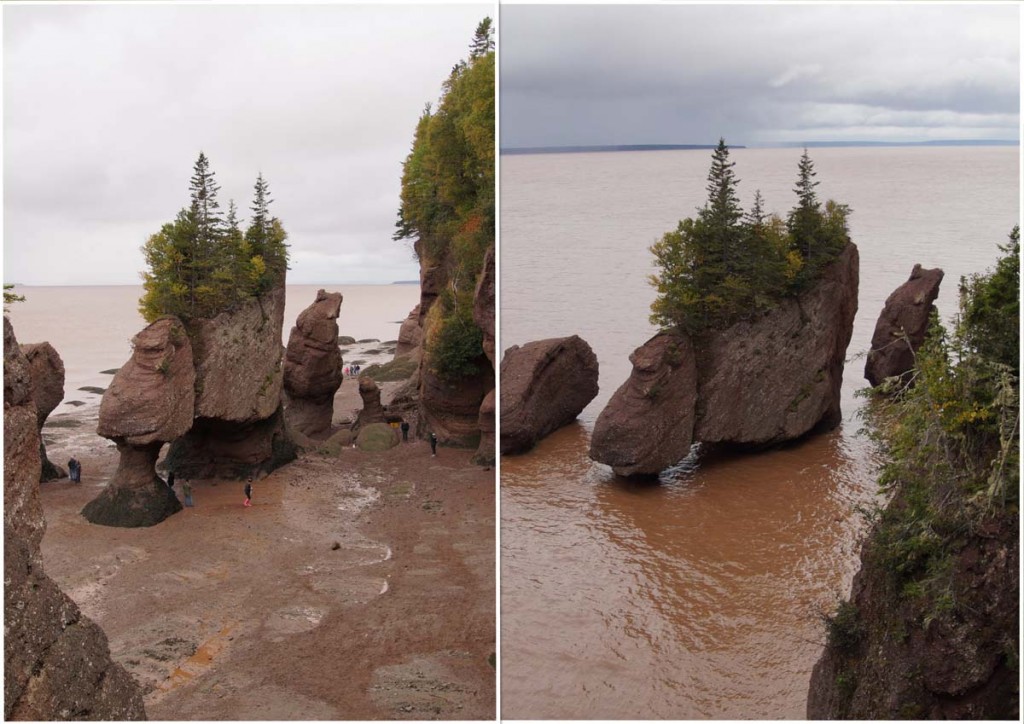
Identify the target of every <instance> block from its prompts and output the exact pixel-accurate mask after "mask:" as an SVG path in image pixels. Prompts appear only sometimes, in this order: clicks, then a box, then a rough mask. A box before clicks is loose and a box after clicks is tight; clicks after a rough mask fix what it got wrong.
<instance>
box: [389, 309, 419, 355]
mask: <svg viewBox="0 0 1024 724" xmlns="http://www.w3.org/2000/svg"><path fill="white" fill-rule="evenodd" d="M422 344H423V327H421V326H420V305H418V304H417V305H416V306H415V307H413V309H412V311H411V312H409V316H408V317H406V318H405V321H404V322H402V326H401V328H399V330H398V344H397V345H396V346H395V359H398V358H399V357H405V356H407V355H410V354H414V353H416V352H417V350H419V348H420V346H421V345H422Z"/></svg>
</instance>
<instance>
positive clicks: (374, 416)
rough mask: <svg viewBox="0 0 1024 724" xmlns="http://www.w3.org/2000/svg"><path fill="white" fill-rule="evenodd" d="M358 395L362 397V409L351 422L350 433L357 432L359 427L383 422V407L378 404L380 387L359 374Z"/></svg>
mask: <svg viewBox="0 0 1024 724" xmlns="http://www.w3.org/2000/svg"><path fill="white" fill-rule="evenodd" d="M359 396H360V397H361V398H362V399H363V409H362V410H360V411H359V415H358V416H357V417H356V420H355V422H353V423H352V434H353V435H355V434H358V433H359V430H360V428H362V427H365V426H366V425H372V424H374V423H378V422H384V421H385V419H386V417H385V415H384V407H383V406H382V405H381V404H380V388H379V387H377V383H376V382H374V381H373V380H372V379H370V378H369V377H363V376H360V378H359Z"/></svg>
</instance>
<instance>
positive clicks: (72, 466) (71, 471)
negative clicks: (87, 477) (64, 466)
mask: <svg viewBox="0 0 1024 724" xmlns="http://www.w3.org/2000/svg"><path fill="white" fill-rule="evenodd" d="M68 477H70V478H71V482H72V483H80V482H82V463H80V462H78V461H77V460H75V459H74V458H71V459H70V460H68Z"/></svg>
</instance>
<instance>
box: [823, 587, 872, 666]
mask: <svg viewBox="0 0 1024 724" xmlns="http://www.w3.org/2000/svg"><path fill="white" fill-rule="evenodd" d="M825 628H826V630H827V632H828V645H829V648H831V649H832V650H834V651H836V652H837V653H839V654H842V655H844V656H849V655H851V654H853V653H854V652H856V650H857V647H858V646H859V645H860V642H861V639H862V638H863V636H864V626H863V624H862V623H861V621H860V611H859V610H858V609H857V606H856V605H855V604H853V603H851V602H850V601H842V602H840V604H839V606H837V607H836V611H835V613H833V614H832V615H831V616H827V617H825Z"/></svg>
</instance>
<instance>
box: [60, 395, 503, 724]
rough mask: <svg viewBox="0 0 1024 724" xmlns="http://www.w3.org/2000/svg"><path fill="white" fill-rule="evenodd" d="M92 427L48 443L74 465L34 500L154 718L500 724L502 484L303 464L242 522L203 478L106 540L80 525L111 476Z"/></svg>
mask: <svg viewBox="0 0 1024 724" xmlns="http://www.w3.org/2000/svg"><path fill="white" fill-rule="evenodd" d="M355 388H356V385H355V384H354V381H349V380H346V382H345V384H343V385H342V390H341V391H340V392H339V395H338V398H337V401H336V405H335V410H336V414H335V417H336V419H338V418H344V417H348V416H349V415H350V414H351V411H352V410H354V409H357V408H358V407H359V402H358V395H357V394H356V392H355ZM389 391H390V390H385V395H384V396H385V399H386V398H387V393H388V392H389ZM61 409H62V410H67V409H68V408H66V407H62V408H61ZM95 416H96V411H95V409H92V410H91V411H90V410H87V409H86V408H82V410H80V411H72V412H64V413H62V414H57V415H55V416H52V417H51V420H52V421H54V422H55V423H56V424H55V425H52V426H51V425H49V424H48V426H47V428H45V429H44V434H45V435H46V438H47V447H48V449H49V451H50V457H51V459H53V460H54V461H55V462H58V463H60V464H63V463H65V462H66V460H67V459H68V457H70V456H71V455H75V456H76V457H78V458H79V459H80V460H81V461H82V463H83V470H84V472H83V482H82V484H81V485H73V484H71V483H69V482H68V481H67V479H66V478H65V479H63V480H62V481H59V482H52V483H46V484H44V485H43V486H42V499H43V506H44V508H45V511H46V519H47V523H48V528H47V532H46V535H45V537H44V538H43V544H42V550H43V558H44V565H45V568H46V572H47V573H48V574H49V575H50V576H51V577H53V578H54V579H55V580H56V581H57V582H58V583H59V584H60V586H61V588H62V589H64V591H65V592H67V593H68V594H69V595H70V596H71V597H72V598H73V599H74V600H75V601H76V602H77V603H78V604H79V606H80V607H81V608H82V610H83V612H84V613H85V614H86V615H88V616H89V617H91V618H92V619H93V620H95V621H96V622H97V623H99V624H100V626H102V627H103V629H104V631H106V633H107V636H108V638H109V639H110V648H111V652H112V654H113V656H114V658H115V660H117V661H118V662H120V663H121V664H123V665H124V666H125V667H126V668H127V669H128V671H129V672H131V673H132V675H133V676H134V677H135V678H136V680H137V681H139V683H140V684H141V685H142V686H143V687H144V689H145V703H146V711H147V714H148V716H149V717H150V718H151V719H165V720H166V719H243V720H251V719H264V720H266V719H270V720H278V719H416V720H423V719H494V718H495V672H494V668H493V664H492V663H491V662H492V661H493V657H492V654H493V653H494V651H495V534H494V530H495V528H494V525H495V516H494V512H495V501H494V477H493V476H494V472H493V470H484V469H482V468H479V467H477V466H474V465H472V464H470V462H469V459H470V456H471V454H472V451H461V450H451V449H447V448H441V449H439V451H438V455H437V457H436V458H431V456H430V448H429V445H427V444H426V443H425V442H409V443H408V444H403V445H400V446H399V447H398V448H395V449H393V450H390V451H387V452H382V453H364V452H362V451H359V450H356V449H351V448H347V449H345V450H343V451H342V452H341V454H340V456H338V457H333V458H329V457H324V456H321V455H318V454H315V453H307V454H305V455H304V456H302V457H300V459H299V460H298V461H296V462H294V463H291V464H290V465H287V466H285V467H284V468H281V469H279V470H277V471H275V472H274V473H272V474H271V475H269V476H268V477H266V478H265V479H262V480H259V481H258V482H257V483H255V485H254V487H255V492H254V495H253V506H252V507H251V508H245V507H243V505H242V501H243V499H244V496H243V493H242V483H240V482H234V481H215V480H195V481H193V489H194V498H195V501H196V506H195V507H194V508H186V509H185V510H183V511H182V512H181V513H178V514H176V515H174V516H172V517H171V518H169V519H168V520H166V521H164V522H163V523H161V524H159V525H157V526H154V527H152V528H144V529H119V528H107V527H103V526H96V525H92V524H90V523H88V522H86V520H85V519H84V518H82V517H81V516H80V515H79V511H80V510H81V508H82V506H83V505H85V503H87V502H88V501H89V500H90V499H92V498H93V497H94V496H95V495H96V494H97V493H98V492H99V490H100V489H101V488H102V487H103V486H104V485H105V484H106V481H107V480H108V479H109V478H110V476H111V475H112V474H113V472H114V470H115V468H116V465H117V454H116V451H115V450H114V448H113V447H112V445H111V444H109V443H108V442H107V441H106V440H104V439H102V438H99V437H96V436H95V434H94V433H93V431H94V430H95ZM76 422H78V423H79V424H76ZM179 495H180V491H179Z"/></svg>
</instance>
